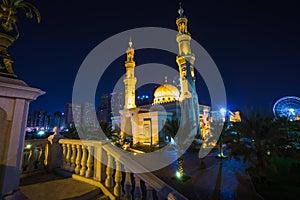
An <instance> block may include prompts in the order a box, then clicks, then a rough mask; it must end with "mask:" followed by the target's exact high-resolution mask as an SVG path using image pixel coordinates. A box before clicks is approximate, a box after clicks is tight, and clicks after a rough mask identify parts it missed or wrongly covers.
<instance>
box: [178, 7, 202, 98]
mask: <svg viewBox="0 0 300 200" xmlns="http://www.w3.org/2000/svg"><path fill="white" fill-rule="evenodd" d="M183 12H184V10H183V9H182V7H181V4H180V7H179V10H178V13H179V17H178V18H177V20H176V24H177V28H178V34H177V36H176V41H177V43H178V56H177V58H176V62H177V64H178V67H179V72H180V85H181V95H180V100H181V101H183V100H185V99H187V98H192V96H193V95H197V93H196V87H195V74H194V66H193V65H194V62H195V56H194V54H193V53H192V50H191V45H190V41H191V35H190V33H189V32H188V19H187V18H186V17H185V16H184V15H183ZM193 93H194V94H193ZM197 98H198V97H197Z"/></svg>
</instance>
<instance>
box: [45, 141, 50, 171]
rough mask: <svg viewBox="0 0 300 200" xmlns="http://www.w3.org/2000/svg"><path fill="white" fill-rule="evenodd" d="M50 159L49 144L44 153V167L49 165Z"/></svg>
mask: <svg viewBox="0 0 300 200" xmlns="http://www.w3.org/2000/svg"><path fill="white" fill-rule="evenodd" d="M48 159H49V144H45V151H44V165H45V166H47V165H48Z"/></svg>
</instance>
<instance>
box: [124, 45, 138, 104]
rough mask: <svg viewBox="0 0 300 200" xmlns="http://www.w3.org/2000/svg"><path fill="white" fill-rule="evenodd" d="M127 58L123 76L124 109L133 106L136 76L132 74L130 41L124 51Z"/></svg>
mask: <svg viewBox="0 0 300 200" xmlns="http://www.w3.org/2000/svg"><path fill="white" fill-rule="evenodd" d="M126 53H127V60H126V62H125V67H126V75H125V78H124V85H125V105H124V109H130V108H135V107H136V105H135V84H136V78H135V76H134V68H135V62H134V49H133V48H132V41H131V39H130V41H129V48H128V49H127V51H126Z"/></svg>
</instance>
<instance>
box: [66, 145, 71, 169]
mask: <svg viewBox="0 0 300 200" xmlns="http://www.w3.org/2000/svg"><path fill="white" fill-rule="evenodd" d="M66 163H67V166H66V169H67V170H71V145H70V144H67V156H66Z"/></svg>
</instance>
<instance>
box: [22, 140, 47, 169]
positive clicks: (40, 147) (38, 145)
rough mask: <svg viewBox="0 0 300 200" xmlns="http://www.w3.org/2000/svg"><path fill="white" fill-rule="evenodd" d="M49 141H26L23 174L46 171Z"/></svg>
mask: <svg viewBox="0 0 300 200" xmlns="http://www.w3.org/2000/svg"><path fill="white" fill-rule="evenodd" d="M48 145H49V144H48V140H47V139H40V140H25V145H24V152H23V160H22V166H21V167H22V173H23V174H24V173H31V172H33V171H37V170H44V169H46V166H47V165H48V150H49V146H48Z"/></svg>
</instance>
